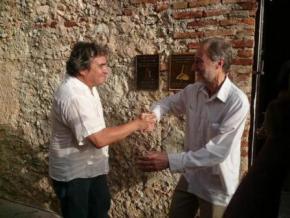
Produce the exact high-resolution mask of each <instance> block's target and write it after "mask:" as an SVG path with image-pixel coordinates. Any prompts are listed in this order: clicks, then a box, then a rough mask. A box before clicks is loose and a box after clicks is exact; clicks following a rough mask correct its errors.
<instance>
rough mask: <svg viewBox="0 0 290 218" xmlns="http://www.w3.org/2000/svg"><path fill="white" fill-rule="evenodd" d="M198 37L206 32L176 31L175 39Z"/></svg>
mask: <svg viewBox="0 0 290 218" xmlns="http://www.w3.org/2000/svg"><path fill="white" fill-rule="evenodd" d="M196 37H198V38H199V37H204V32H176V33H174V36H173V38H174V39H190V38H196Z"/></svg>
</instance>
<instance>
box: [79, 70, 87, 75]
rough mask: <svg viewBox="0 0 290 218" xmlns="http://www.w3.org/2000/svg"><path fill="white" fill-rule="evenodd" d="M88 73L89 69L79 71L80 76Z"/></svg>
mask: <svg viewBox="0 0 290 218" xmlns="http://www.w3.org/2000/svg"><path fill="white" fill-rule="evenodd" d="M87 73H88V70H81V71H80V72H79V74H80V76H85V75H86V74H87Z"/></svg>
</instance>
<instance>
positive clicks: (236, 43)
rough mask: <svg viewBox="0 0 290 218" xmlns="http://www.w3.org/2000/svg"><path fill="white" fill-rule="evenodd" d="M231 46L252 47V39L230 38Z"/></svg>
mask: <svg viewBox="0 0 290 218" xmlns="http://www.w3.org/2000/svg"><path fill="white" fill-rule="evenodd" d="M232 46H233V47H234V48H253V46H254V40H252V39H243V40H232Z"/></svg>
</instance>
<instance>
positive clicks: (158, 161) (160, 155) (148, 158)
mask: <svg viewBox="0 0 290 218" xmlns="http://www.w3.org/2000/svg"><path fill="white" fill-rule="evenodd" d="M136 163H137V166H138V168H139V169H140V170H142V171H144V172H153V171H161V170H164V169H167V168H169V161H168V155H167V153H165V152H156V151H155V152H149V153H147V154H146V155H145V156H142V157H138V160H137V161H136Z"/></svg>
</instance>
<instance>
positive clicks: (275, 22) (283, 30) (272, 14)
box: [250, 0, 290, 161]
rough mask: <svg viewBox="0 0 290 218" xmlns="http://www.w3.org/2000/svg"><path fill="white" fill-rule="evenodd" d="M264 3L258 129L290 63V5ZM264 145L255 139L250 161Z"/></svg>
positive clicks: (277, 1)
mask: <svg viewBox="0 0 290 218" xmlns="http://www.w3.org/2000/svg"><path fill="white" fill-rule="evenodd" d="M261 2H263V8H260V10H264V11H263V12H264V16H263V26H262V28H263V31H262V37H261V39H262V43H261V44H262V46H261V48H262V55H261V62H263V63H262V64H263V72H259V73H261V74H260V77H259V81H258V95H257V105H256V106H257V108H256V120H255V123H256V128H259V127H261V125H262V123H263V120H264V113H265V111H266V108H267V106H268V104H269V102H270V101H271V100H273V99H274V98H275V97H276V96H277V84H276V82H277V76H278V74H279V71H280V69H281V66H282V64H283V63H284V62H285V61H287V60H290V30H289V23H290V1H289V0H264V1H262V0H261V1H260V4H261ZM260 13H261V12H260ZM260 29H261V27H260ZM257 64H261V63H257ZM289 113H290V112H289ZM254 134H256V133H254ZM263 143H264V141H263V140H261V139H259V138H258V137H254V142H253V143H252V148H251V152H252V156H251V157H250V159H254V158H255V156H256V155H257V154H258V152H259V150H260V148H261V147H262V145H263ZM251 161H252V160H251Z"/></svg>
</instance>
